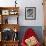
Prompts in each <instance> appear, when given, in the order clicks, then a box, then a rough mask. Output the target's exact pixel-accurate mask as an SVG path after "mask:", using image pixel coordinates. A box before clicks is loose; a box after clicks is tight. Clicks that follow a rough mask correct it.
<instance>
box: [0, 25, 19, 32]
mask: <svg viewBox="0 0 46 46" xmlns="http://www.w3.org/2000/svg"><path fill="white" fill-rule="evenodd" d="M0 27H1V31H2V30H3V29H5V28H9V29H12V30H13V31H14V30H15V29H16V30H17V32H18V31H19V24H0Z"/></svg>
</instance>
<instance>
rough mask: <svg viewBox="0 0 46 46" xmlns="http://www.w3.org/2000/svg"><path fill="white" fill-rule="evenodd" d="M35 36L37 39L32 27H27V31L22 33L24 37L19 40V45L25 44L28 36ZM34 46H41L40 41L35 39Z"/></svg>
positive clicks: (24, 45) (25, 45) (23, 45)
mask: <svg viewBox="0 0 46 46" xmlns="http://www.w3.org/2000/svg"><path fill="white" fill-rule="evenodd" d="M32 36H33V37H35V38H36V40H37V35H36V33H35V32H34V31H33V29H32V28H28V29H27V31H26V32H25V34H24V37H23V38H22V42H21V46H27V44H26V42H25V40H26V39H28V38H30V37H32ZM34 46H41V44H40V42H39V41H38V40H37V44H35V45H34Z"/></svg>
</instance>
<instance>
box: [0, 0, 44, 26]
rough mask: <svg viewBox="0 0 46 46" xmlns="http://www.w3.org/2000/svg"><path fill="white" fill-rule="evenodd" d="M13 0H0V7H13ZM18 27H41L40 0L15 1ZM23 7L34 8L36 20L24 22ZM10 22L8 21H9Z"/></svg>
mask: <svg viewBox="0 0 46 46" xmlns="http://www.w3.org/2000/svg"><path fill="white" fill-rule="evenodd" d="M14 1H15V0H9V1H8V0H0V6H2V7H4V6H5V7H7V6H8V7H9V6H15V3H14ZM17 2H18V6H19V15H20V16H19V24H20V26H43V6H42V0H21V1H20V0H17ZM25 7H36V20H25ZM9 20H10V19H9Z"/></svg>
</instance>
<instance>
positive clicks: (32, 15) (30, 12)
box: [25, 7, 36, 20]
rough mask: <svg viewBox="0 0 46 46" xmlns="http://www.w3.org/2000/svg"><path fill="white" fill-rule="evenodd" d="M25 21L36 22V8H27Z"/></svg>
mask: <svg viewBox="0 0 46 46" xmlns="http://www.w3.org/2000/svg"><path fill="white" fill-rule="evenodd" d="M25 20H36V7H25Z"/></svg>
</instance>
